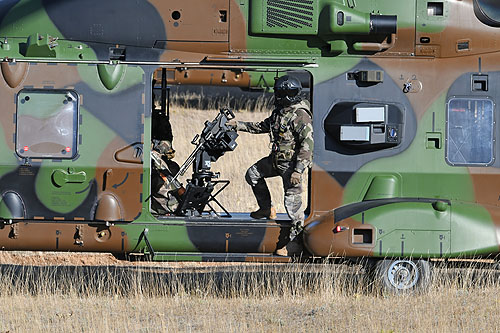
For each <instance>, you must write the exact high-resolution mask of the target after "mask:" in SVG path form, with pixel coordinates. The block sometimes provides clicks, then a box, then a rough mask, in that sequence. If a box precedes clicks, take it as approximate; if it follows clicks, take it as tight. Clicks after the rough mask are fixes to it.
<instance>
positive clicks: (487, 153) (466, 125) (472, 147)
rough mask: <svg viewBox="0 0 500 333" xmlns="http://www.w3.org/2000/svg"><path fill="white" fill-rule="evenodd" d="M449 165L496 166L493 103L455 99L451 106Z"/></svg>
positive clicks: (449, 110) (448, 125)
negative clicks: (494, 157)
mask: <svg viewBox="0 0 500 333" xmlns="http://www.w3.org/2000/svg"><path fill="white" fill-rule="evenodd" d="M447 116H448V119H447V134H448V139H447V147H446V161H447V162H448V163H449V164H451V165H489V164H491V163H492V162H493V102H492V101H491V100H489V99H486V98H483V99H477V98H476V99H474V98H453V99H451V100H450V101H449V102H448V115H447Z"/></svg>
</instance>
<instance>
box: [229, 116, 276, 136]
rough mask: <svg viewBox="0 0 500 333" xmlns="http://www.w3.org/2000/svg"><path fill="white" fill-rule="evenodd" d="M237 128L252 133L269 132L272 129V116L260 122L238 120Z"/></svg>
mask: <svg viewBox="0 0 500 333" xmlns="http://www.w3.org/2000/svg"><path fill="white" fill-rule="evenodd" d="M236 130H237V131H242V132H249V133H252V134H261V133H269V132H270V131H271V117H268V118H266V119H264V120H262V121H259V122H247V121H238V122H237V123H236Z"/></svg>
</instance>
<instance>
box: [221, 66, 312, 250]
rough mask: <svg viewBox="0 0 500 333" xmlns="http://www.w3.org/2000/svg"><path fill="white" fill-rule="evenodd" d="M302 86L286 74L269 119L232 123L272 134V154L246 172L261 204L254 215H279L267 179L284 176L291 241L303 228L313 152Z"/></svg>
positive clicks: (238, 127) (276, 87) (277, 84)
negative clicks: (305, 183)
mask: <svg viewBox="0 0 500 333" xmlns="http://www.w3.org/2000/svg"><path fill="white" fill-rule="evenodd" d="M301 89H302V86H301V84H300V81H299V80H298V79H297V78H295V77H292V76H288V75H285V76H283V77H281V78H279V79H277V80H276V82H275V85H274V94H275V105H276V108H275V109H274V110H273V112H272V114H271V116H270V117H269V118H267V119H265V120H263V121H261V122H256V123H251V122H236V121H233V122H230V123H229V125H232V126H234V127H235V128H236V130H239V131H245V132H249V133H254V134H259V133H270V134H271V140H272V151H271V154H270V155H269V156H267V157H264V158H263V159H261V160H260V161H258V162H257V163H255V164H254V165H252V166H251V167H250V168H249V169H248V171H247V173H246V175H245V178H246V181H247V183H248V184H249V185H251V186H252V190H253V193H254V195H255V197H256V199H257V203H258V204H259V210H257V211H256V212H253V213H251V214H250V215H251V216H252V217H253V218H271V219H272V218H276V210H275V209H274V208H273V207H272V203H271V194H270V193H269V189H268V187H267V184H266V181H265V178H269V177H275V176H281V178H282V179H283V187H284V190H285V208H286V211H287V213H288V215H289V216H290V219H291V220H292V229H291V231H290V238H291V240H294V239H295V237H296V236H297V235H298V234H299V233H300V232H301V231H302V228H303V223H304V214H303V212H302V211H301V210H300V208H301V206H302V198H301V193H302V175H303V173H304V171H305V170H306V169H307V168H309V167H310V166H311V163H312V152H313V127H312V119H311V112H310V110H309V105H308V103H307V102H306V101H302V100H301V98H300V97H299V93H300V91H301ZM298 241H299V240H296V242H298ZM288 252H290V250H289V251H288Z"/></svg>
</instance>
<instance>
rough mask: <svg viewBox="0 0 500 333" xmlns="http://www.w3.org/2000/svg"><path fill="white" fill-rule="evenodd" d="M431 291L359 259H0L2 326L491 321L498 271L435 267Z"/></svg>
mask: <svg viewBox="0 0 500 333" xmlns="http://www.w3.org/2000/svg"><path fill="white" fill-rule="evenodd" d="M435 272H436V273H435V274H434V283H433V286H432V287H431V288H430V290H429V292H428V293H424V294H419V295H410V294H406V295H399V296H394V295H384V294H382V293H379V292H376V291H375V292H374V291H373V290H370V289H369V288H368V287H367V282H366V280H365V279H364V278H363V274H362V270H361V268H360V267H358V266H347V265H344V264H335V265H332V264H329V263H323V264H316V265H311V264H293V265H290V264H275V265H268V264H266V265H264V264H262V265H260V264H221V265H219V266H211V267H202V266H198V267H193V266H192V267H190V268H189V269H186V268H172V267H171V266H169V264H161V265H159V266H158V267H151V266H147V267H141V266H133V267H130V266H129V267H116V266H114V267H107V266H104V267H100V268H99V267H73V266H45V267H44V266H24V267H23V266H5V265H4V266H2V267H1V270H0V302H1V304H2V307H0V318H2V320H0V331H1V332H7V331H9V332H17V331H19V332H24V331H42V330H48V331H56V332H57V331H65V332H67V331H70V330H71V331H75V330H76V331H85V332H106V331H120V332H123V331H134V332H163V331H170V332H177V331H183V332H192V331H213V332H241V331H244V332H280V331H282V332H286V331H360V332H367V331H368V332H408V331H417V332H422V331H430V332H448V331H469V332H470V331H493V330H496V329H497V328H498V327H499V325H500V296H499V294H498V290H499V287H500V285H499V282H498V281H499V279H498V278H499V272H498V271H497V270H493V269H491V268H490V267H479V268H478V267H474V266H471V267H467V268H460V269H457V268H447V267H438V268H437V269H436V271H435Z"/></svg>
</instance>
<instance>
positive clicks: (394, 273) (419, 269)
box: [373, 259, 431, 294]
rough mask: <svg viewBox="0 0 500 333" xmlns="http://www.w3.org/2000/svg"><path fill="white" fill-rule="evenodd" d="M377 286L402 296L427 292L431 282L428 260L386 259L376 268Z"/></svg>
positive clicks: (376, 265) (380, 261)
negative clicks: (402, 294) (406, 293)
mask: <svg viewBox="0 0 500 333" xmlns="http://www.w3.org/2000/svg"><path fill="white" fill-rule="evenodd" d="M373 273H374V274H373V275H374V278H375V281H374V282H375V284H376V285H378V287H379V288H380V290H381V291H383V292H390V293H394V294H400V293H405V292H410V293H412V292H423V291H426V290H427V289H428V287H429V285H430V282H431V266H430V264H429V261H427V260H422V259H420V260H409V259H384V260H379V261H378V262H377V263H376V264H375V267H374V272H373Z"/></svg>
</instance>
